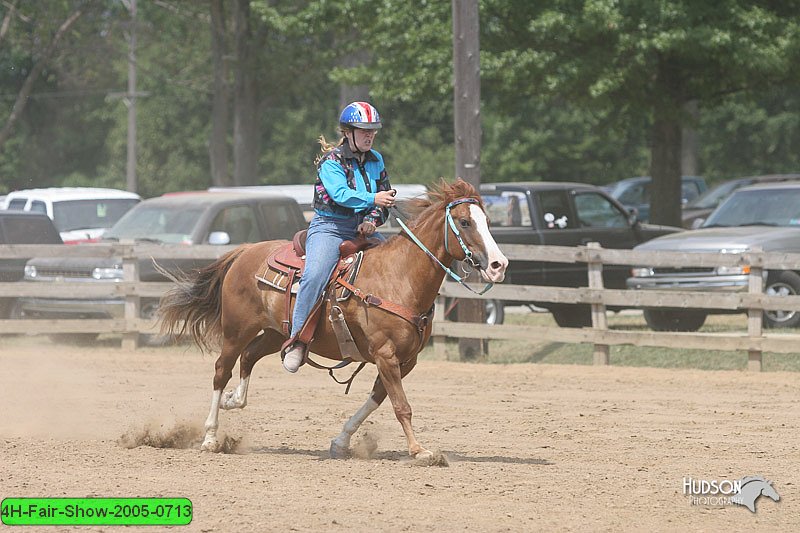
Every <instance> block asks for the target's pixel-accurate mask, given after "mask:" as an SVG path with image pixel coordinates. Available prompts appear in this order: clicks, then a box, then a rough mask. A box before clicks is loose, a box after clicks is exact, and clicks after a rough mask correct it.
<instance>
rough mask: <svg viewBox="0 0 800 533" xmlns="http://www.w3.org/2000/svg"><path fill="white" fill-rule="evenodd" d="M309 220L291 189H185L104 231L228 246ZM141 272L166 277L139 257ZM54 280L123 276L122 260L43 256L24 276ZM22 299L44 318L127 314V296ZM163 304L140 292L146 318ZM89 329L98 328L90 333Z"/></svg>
mask: <svg viewBox="0 0 800 533" xmlns="http://www.w3.org/2000/svg"><path fill="white" fill-rule="evenodd" d="M305 227H306V222H305V220H304V219H303V213H302V211H301V210H300V206H299V205H298V204H297V202H296V201H294V200H292V199H291V198H287V197H285V196H278V195H270V194H264V193H254V192H248V193H232V192H186V193H172V194H166V195H164V196H161V197H158V198H151V199H149V200H145V201H143V202H141V203H140V204H138V205H136V206H135V207H134V208H133V209H131V210H130V211H128V212H127V213H126V214H125V215H124V216H123V217H122V218H121V219H120V220H119V221H118V222H117V223H116V224H114V226H112V227H111V228H110V229H109V230H108V231H106V233H105V234H104V235H103V240H104V241H106V242H108V241H134V242H148V243H158V244H184V245H193V244H216V245H226V244H241V243H245V242H259V241H266V240H276V239H291V238H292V236H293V235H294V234H295V232H297V231H298V230H300V229H303V228H305ZM210 262H211V260H210V259H174V260H164V261H159V264H160V265H161V266H163V267H165V268H167V270H175V269H180V270H182V271H184V272H188V271H190V270H192V269H196V268H201V267H203V266H205V265H207V264H209V263H210ZM139 278H140V279H141V280H142V281H167V280H166V278H164V277H163V276H162V275H161V274H160V273H159V272H157V271H156V269H155V267H154V266H153V262H152V261H151V260H150V259H149V258H142V259H141V260H140V261H139ZM56 279H62V280H65V281H77V282H86V283H109V282H114V281H119V280H121V279H122V262H121V260H120V259H119V258H101V257H63V258H57V257H56V258H49V257H41V258H34V259H31V260H30V261H28V264H27V266H26V267H25V280H26V281H31V282H38V281H53V280H56ZM20 303H21V306H22V310H23V312H24V313H25V315H26V316H31V317H39V318H120V317H122V316H123V315H124V300H123V299H120V298H106V299H100V300H98V299H75V298H72V299H65V298H23V299H20ZM157 305H158V299H157V298H142V301H141V314H142V317H143V318H147V317H150V316H152V315H153V313H154V311H155V309H156V306H157ZM91 336H94V334H85V335H84V337H91ZM82 340H86V338H84V339H82Z"/></svg>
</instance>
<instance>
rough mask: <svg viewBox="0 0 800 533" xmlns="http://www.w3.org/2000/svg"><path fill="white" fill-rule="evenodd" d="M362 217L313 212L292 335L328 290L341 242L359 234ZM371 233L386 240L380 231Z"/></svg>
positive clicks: (296, 332) (293, 317) (293, 316)
mask: <svg viewBox="0 0 800 533" xmlns="http://www.w3.org/2000/svg"><path fill="white" fill-rule="evenodd" d="M362 220H363V217H361V216H354V217H348V218H334V217H327V216H322V215H314V218H312V219H311V224H309V226H308V237H307V238H306V266H305V270H304V271H303V277H302V278H300V287H299V288H298V291H297V300H296V302H295V304H294V312H293V313H292V332H291V336H292V337H294V336H295V335H297V334H298V333H300V330H301V329H302V328H303V324H305V323H306V320H307V319H308V315H309V314H310V313H311V308H312V307H314V304H315V303H317V300H318V299H319V297H320V295H321V294H322V291H323V290H325V284H326V283H327V282H328V280H329V279H330V277H331V273H332V272H333V269H334V268H336V263H338V261H339V245H340V244H342V242H344V241H347V240H351V239H354V238H355V237H356V229H358V225H359V224H360V223H361V222H362ZM372 236H373V237H377V238H378V239H381V240H385V237H383V235H380V234H379V233H378V232H375V233H374V234H373V235H372Z"/></svg>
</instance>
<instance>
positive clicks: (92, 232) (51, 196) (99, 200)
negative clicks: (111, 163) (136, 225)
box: [5, 187, 142, 244]
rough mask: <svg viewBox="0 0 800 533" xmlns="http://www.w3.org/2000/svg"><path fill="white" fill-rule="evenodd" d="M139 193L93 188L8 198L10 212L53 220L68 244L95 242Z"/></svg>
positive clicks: (12, 194) (24, 193)
mask: <svg viewBox="0 0 800 533" xmlns="http://www.w3.org/2000/svg"><path fill="white" fill-rule="evenodd" d="M141 200H142V199H141V197H140V196H139V195H138V194H135V193H132V192H127V191H120V190H117V189H99V188H94V187H53V188H49V189H27V190H22V191H14V192H10V193H8V195H7V196H6V201H5V206H6V209H9V210H21V211H30V212H31V213H44V214H45V215H47V216H48V217H50V218H51V219H52V220H53V223H54V224H55V226H56V229H58V231H59V232H60V233H61V239H62V240H63V241H64V243H65V244H76V243H80V242H96V241H97V240H99V238H100V235H102V233H103V231H105V230H106V229H107V228H110V227H111V226H113V225H114V223H116V222H117V220H119V219H120V217H122V215H124V214H125V213H126V212H127V211H128V210H129V209H130V208H131V207H133V206H134V205H136V204H138V203H139V202H140V201H141Z"/></svg>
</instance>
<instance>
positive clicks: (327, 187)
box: [314, 143, 392, 226]
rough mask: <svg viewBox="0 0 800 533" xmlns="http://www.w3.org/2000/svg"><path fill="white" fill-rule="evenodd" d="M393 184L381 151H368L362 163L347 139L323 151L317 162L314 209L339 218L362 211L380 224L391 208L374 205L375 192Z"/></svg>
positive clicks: (386, 189)
mask: <svg viewBox="0 0 800 533" xmlns="http://www.w3.org/2000/svg"><path fill="white" fill-rule="evenodd" d="M391 188H392V186H391V185H390V184H389V176H388V175H387V174H386V168H385V167H384V165H383V156H381V154H380V153H378V152H376V151H375V150H370V151H369V152H366V154H365V158H364V163H363V164H360V163H359V161H358V158H357V157H356V155H355V154H353V152H352V151H351V150H350V146H349V145H348V144H347V143H344V144H342V145H340V146H337V147H336V148H334V149H333V150H331V151H330V152H328V153H326V154H325V155H323V156H322V157H321V158H320V160H319V163H318V164H317V180H316V182H315V183H314V211H316V213H317V214H319V215H322V216H332V217H337V218H349V217H352V216H356V215H359V216H361V215H363V217H364V220H365V221H369V222H372V223H374V224H375V225H376V226H380V225H381V224H383V223H384V222H386V219H387V217H388V215H389V211H388V210H387V209H386V208H385V207H378V206H376V205H375V193H376V192H380V191H388V190H389V189H391Z"/></svg>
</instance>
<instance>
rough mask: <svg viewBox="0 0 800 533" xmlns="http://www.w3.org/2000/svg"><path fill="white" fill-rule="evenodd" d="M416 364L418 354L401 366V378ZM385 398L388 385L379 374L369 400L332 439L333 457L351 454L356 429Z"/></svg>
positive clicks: (338, 457) (341, 457) (337, 457)
mask: <svg viewBox="0 0 800 533" xmlns="http://www.w3.org/2000/svg"><path fill="white" fill-rule="evenodd" d="M416 364H417V358H416V356H415V357H414V359H412V360H411V361H408V362H407V363H405V364H403V365H402V366H401V367H400V377H401V379H402V378H404V377H406V375H407V374H408V373H409V372H411V369H412V368H414V366H415V365H416ZM385 399H386V387H384V386H383V382H382V381H381V378H380V376H378V377H377V378H375V383H374V384H373V385H372V392H370V394H369V398H367V401H366V402H365V403H364V405H362V406H361V408H360V409H359V410H358V411H356V413H355V414H354V415H353V416H351V417H350V418H349V419H348V420H347V422H345V424H344V427H343V428H342V432H341V433H339V435H338V436H337V437H336V438H335V439H333V440H332V441H331V457H332V458H333V459H343V458H345V457H349V456H350V438H351V437H352V436H353V434H354V433H355V432H356V431H358V428H359V427H361V424H363V423H364V420H366V419H367V417H368V416H369V415H371V414H372V413H373V412H374V411H375V410H376V409H377V408H378V407H380V405H381V404H382V403H383V400H385Z"/></svg>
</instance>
